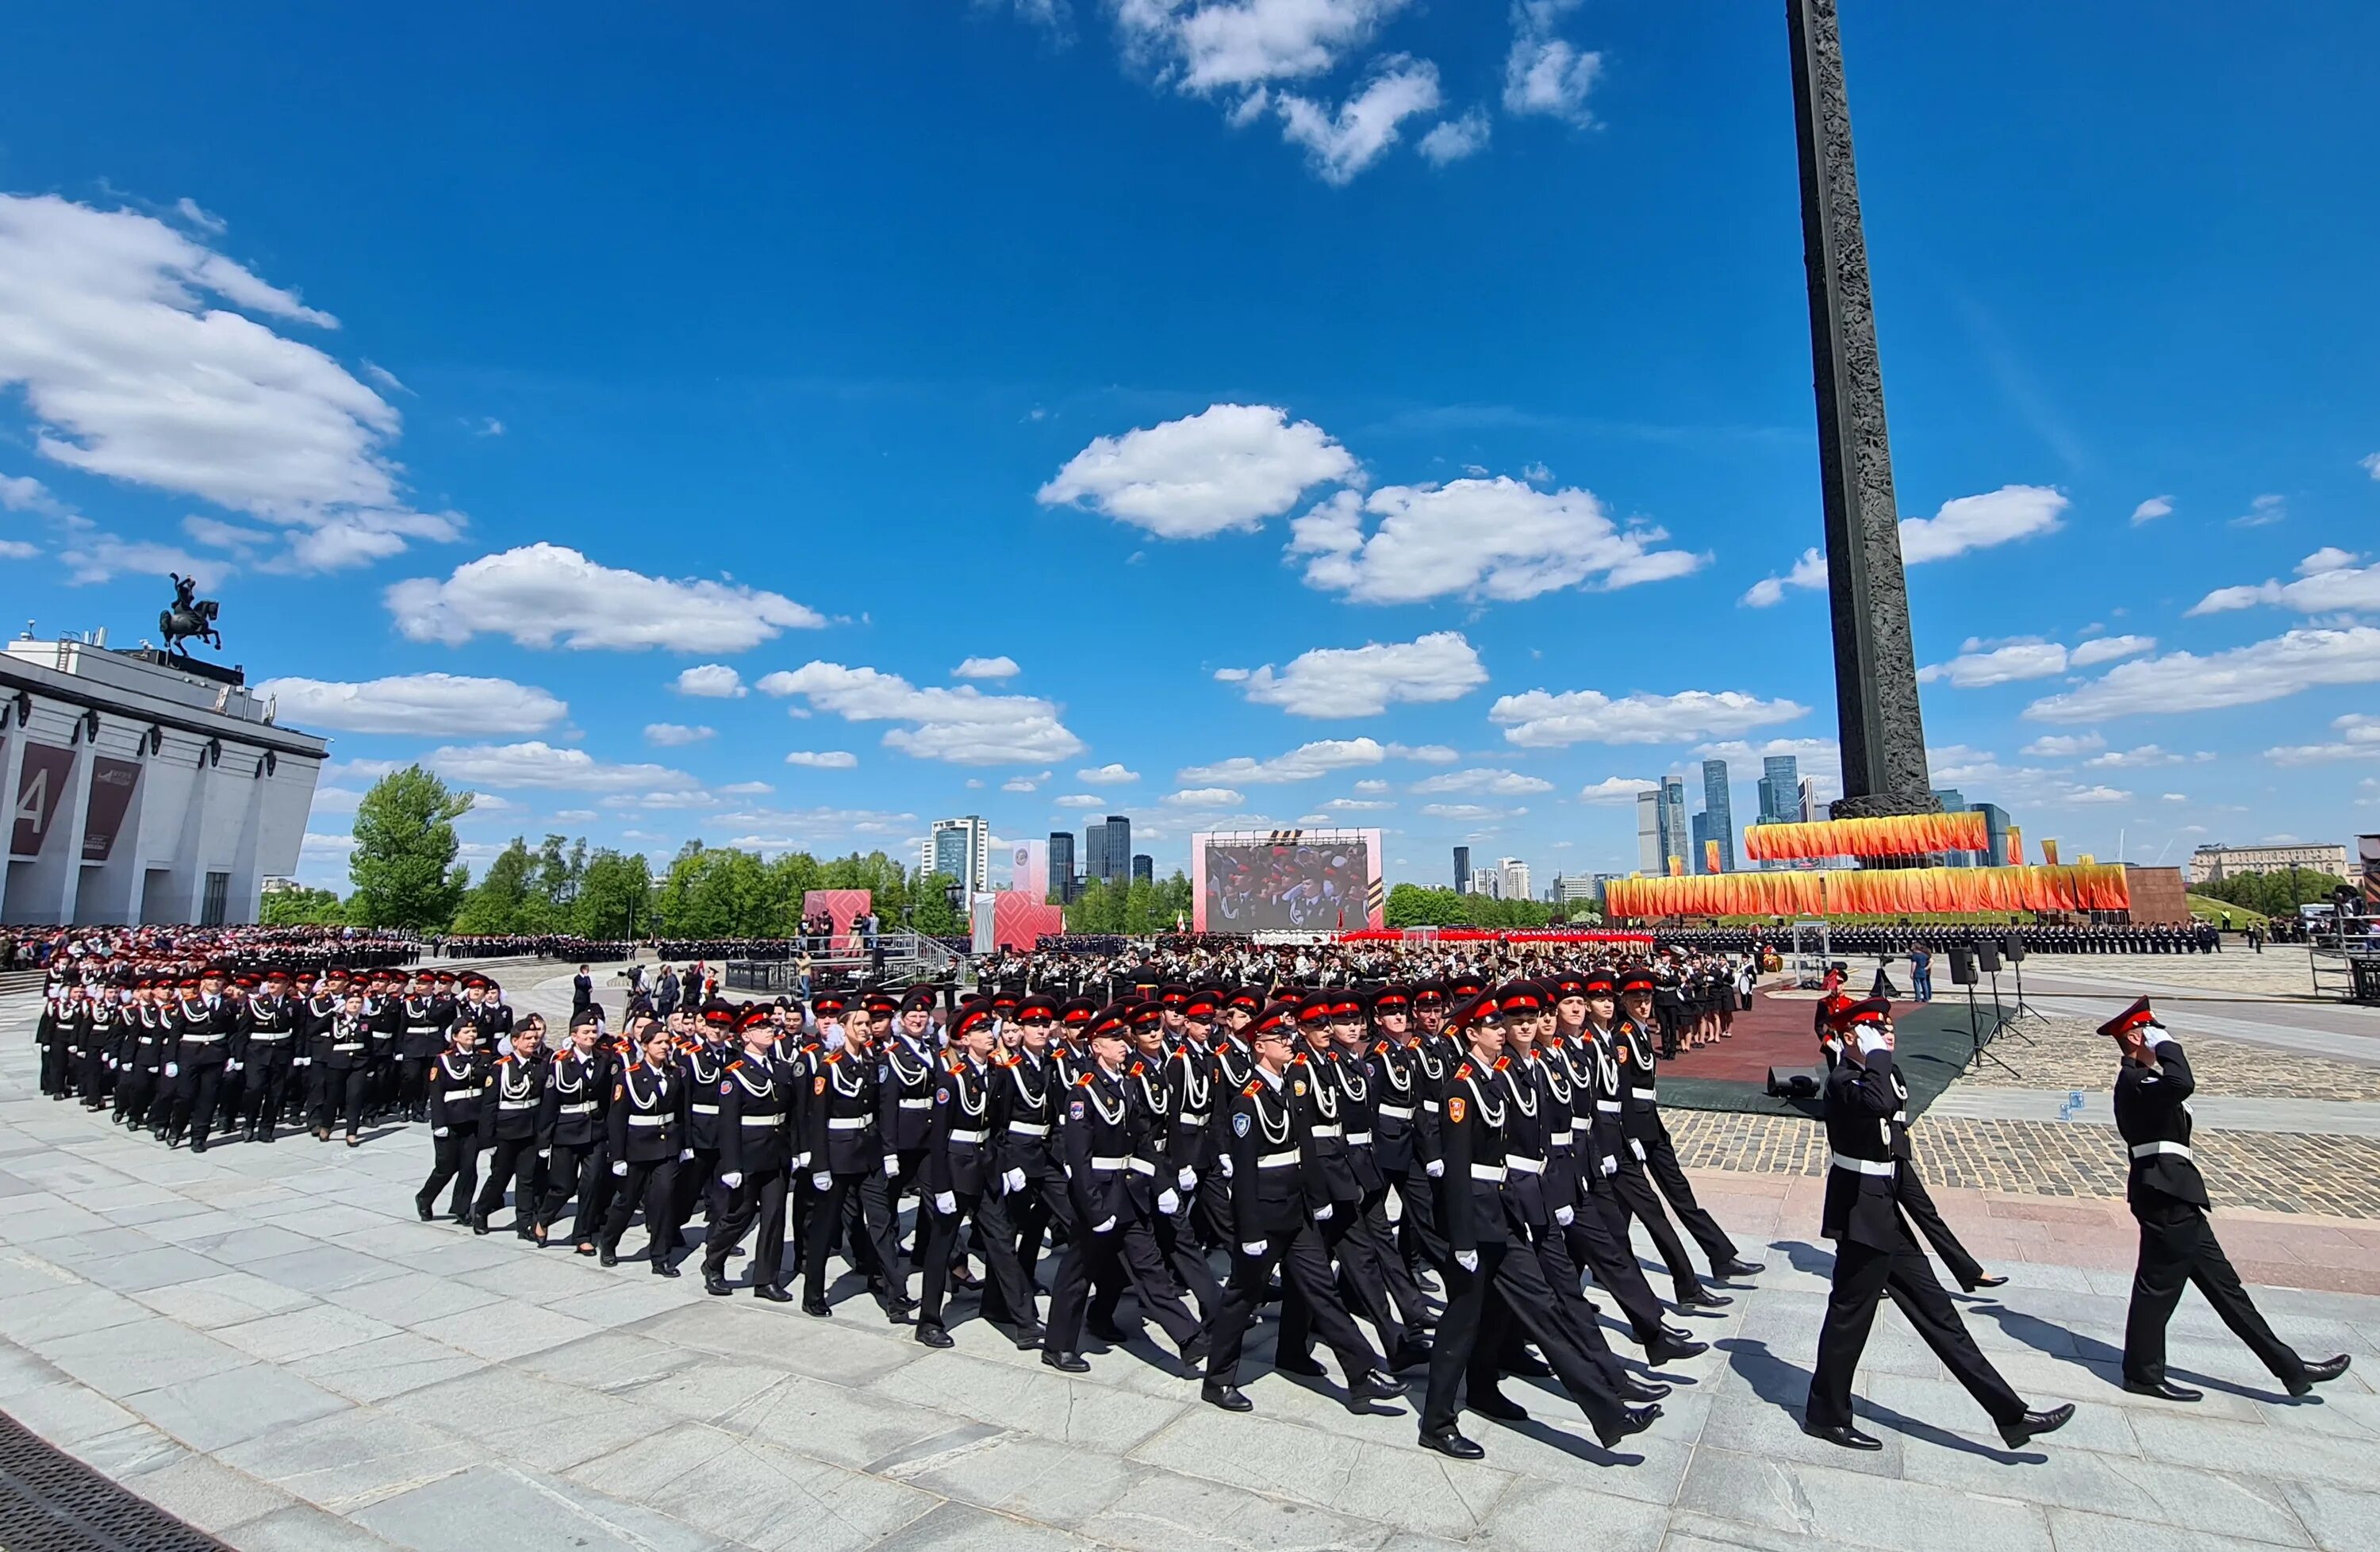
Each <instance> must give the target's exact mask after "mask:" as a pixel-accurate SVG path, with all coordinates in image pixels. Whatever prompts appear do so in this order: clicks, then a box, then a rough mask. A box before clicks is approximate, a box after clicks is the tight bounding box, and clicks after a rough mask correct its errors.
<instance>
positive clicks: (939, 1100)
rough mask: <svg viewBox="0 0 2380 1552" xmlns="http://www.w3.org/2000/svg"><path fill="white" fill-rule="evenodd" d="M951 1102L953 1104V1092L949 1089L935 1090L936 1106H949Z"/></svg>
mask: <svg viewBox="0 0 2380 1552" xmlns="http://www.w3.org/2000/svg"><path fill="white" fill-rule="evenodd" d="M950 1102H951V1091H950V1090H949V1089H947V1088H938V1089H936V1090H934V1103H935V1104H937V1105H947V1104H949V1103H950Z"/></svg>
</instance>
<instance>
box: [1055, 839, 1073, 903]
mask: <svg viewBox="0 0 2380 1552" xmlns="http://www.w3.org/2000/svg"><path fill="white" fill-rule="evenodd" d="M1074 898H1075V832H1074V831H1071V830H1053V831H1050V903H1052V904H1055V905H1065V904H1069V903H1072V902H1073V901H1074Z"/></svg>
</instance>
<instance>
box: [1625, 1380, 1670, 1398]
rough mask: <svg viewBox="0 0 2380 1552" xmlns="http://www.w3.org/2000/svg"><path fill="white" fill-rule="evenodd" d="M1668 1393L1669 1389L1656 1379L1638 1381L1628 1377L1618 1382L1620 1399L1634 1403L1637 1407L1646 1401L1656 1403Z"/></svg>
mask: <svg viewBox="0 0 2380 1552" xmlns="http://www.w3.org/2000/svg"><path fill="white" fill-rule="evenodd" d="M1669 1393H1670V1388H1669V1387H1668V1386H1666V1385H1664V1384H1662V1383H1661V1382H1660V1381H1659V1380H1658V1379H1638V1378H1637V1377H1636V1376H1634V1375H1630V1376H1628V1377H1627V1378H1626V1379H1623V1380H1621V1382H1620V1399H1621V1400H1623V1401H1634V1402H1637V1403H1638V1404H1639V1405H1642V1404H1643V1403H1644V1402H1646V1401H1658V1400H1660V1399H1661V1398H1662V1397H1664V1396H1666V1395H1668V1394H1669Z"/></svg>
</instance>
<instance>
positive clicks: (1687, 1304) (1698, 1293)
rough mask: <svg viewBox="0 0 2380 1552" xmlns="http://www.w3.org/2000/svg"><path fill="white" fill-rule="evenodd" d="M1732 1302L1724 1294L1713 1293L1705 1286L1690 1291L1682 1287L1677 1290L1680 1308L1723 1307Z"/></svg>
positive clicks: (1732, 1301)
mask: <svg viewBox="0 0 2380 1552" xmlns="http://www.w3.org/2000/svg"><path fill="white" fill-rule="evenodd" d="M1731 1303H1735V1301H1734V1300H1733V1299H1730V1298H1729V1297H1728V1296H1727V1295H1726V1294H1724V1293H1714V1292H1712V1291H1710V1290H1709V1289H1707V1288H1697V1289H1695V1290H1694V1291H1693V1292H1691V1293H1689V1292H1687V1291H1685V1290H1683V1289H1680V1290H1679V1291H1678V1307H1679V1308H1680V1309H1725V1308H1727V1306H1728V1305H1730V1304H1731Z"/></svg>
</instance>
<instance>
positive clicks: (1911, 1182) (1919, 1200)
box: [1892, 1158, 1984, 1293]
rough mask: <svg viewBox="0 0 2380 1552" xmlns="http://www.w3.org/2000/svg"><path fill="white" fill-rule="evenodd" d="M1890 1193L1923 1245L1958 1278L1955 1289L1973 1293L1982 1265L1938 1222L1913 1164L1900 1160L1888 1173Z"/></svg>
mask: <svg viewBox="0 0 2380 1552" xmlns="http://www.w3.org/2000/svg"><path fill="white" fill-rule="evenodd" d="M1892 1194H1893V1198H1894V1200H1896V1201H1898V1202H1899V1203H1900V1211H1901V1213H1902V1215H1903V1216H1904V1217H1906V1218H1907V1219H1909V1223H1910V1226H1911V1227H1912V1228H1913V1229H1915V1230H1916V1231H1918V1232H1919V1233H1920V1234H1923V1235H1925V1243H1928V1244H1930V1245H1932V1246H1933V1247H1934V1254H1935V1255H1938V1256H1940V1257H1941V1258H1942V1265H1944V1266H1945V1267H1949V1268H1950V1275H1951V1276H1952V1277H1953V1278H1956V1279H1958V1282H1959V1286H1960V1287H1961V1288H1963V1289H1965V1290H1966V1291H1968V1292H1970V1293H1972V1292H1973V1291H1975V1284H1976V1283H1977V1282H1979V1281H1981V1280H1982V1279H1983V1276H1984V1268H1983V1265H1982V1263H1980V1262H1978V1261H1977V1260H1976V1259H1975V1258H1974V1257H1973V1256H1972V1255H1968V1254H1967V1247H1966V1246H1965V1245H1962V1244H1961V1243H1959V1236H1958V1235H1956V1234H1953V1233H1952V1232H1950V1226H1949V1224H1947V1223H1945V1222H1943V1221H1942V1214H1941V1210H1940V1209H1939V1208H1937V1207H1936V1206H1934V1198H1933V1197H1931V1196H1929V1195H1927V1194H1925V1182H1924V1181H1921V1180H1919V1179H1918V1178H1917V1166H1916V1164H1915V1163H1913V1161H1911V1160H1909V1159H1905V1158H1904V1159H1902V1160H1901V1161H1900V1169H1898V1170H1894V1171H1893V1172H1892Z"/></svg>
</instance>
